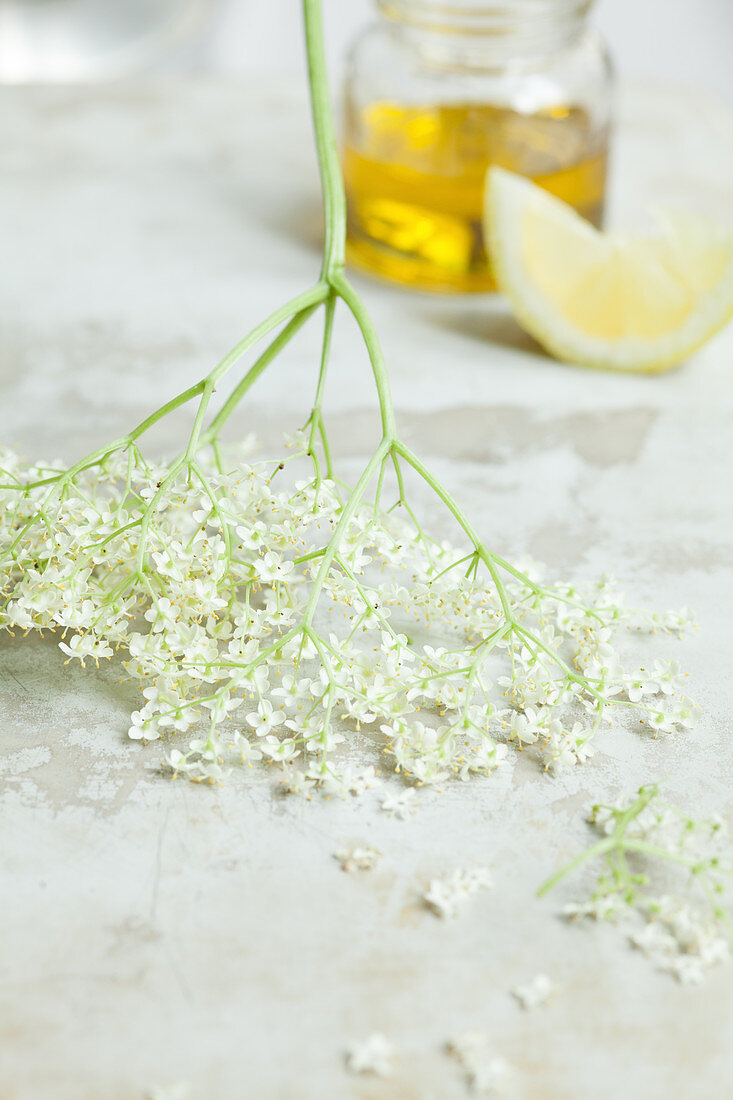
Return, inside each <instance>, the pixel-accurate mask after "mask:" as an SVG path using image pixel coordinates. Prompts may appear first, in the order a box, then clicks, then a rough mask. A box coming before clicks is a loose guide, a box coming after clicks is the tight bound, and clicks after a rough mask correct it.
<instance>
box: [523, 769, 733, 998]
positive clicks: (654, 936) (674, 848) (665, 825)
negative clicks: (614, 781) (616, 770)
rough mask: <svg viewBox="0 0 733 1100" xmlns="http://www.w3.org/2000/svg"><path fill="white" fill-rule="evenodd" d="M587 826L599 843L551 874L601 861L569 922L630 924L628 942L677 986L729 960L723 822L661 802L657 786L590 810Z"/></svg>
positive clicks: (569, 909) (731, 862)
mask: <svg viewBox="0 0 733 1100" xmlns="http://www.w3.org/2000/svg"><path fill="white" fill-rule="evenodd" d="M588 820H589V822H590V823H591V824H592V825H593V826H594V827H595V829H596V831H597V832H599V833H600V834H601V836H602V839H601V840H600V841H599V842H598V843H597V844H595V845H593V846H592V847H591V848H589V849H588V850H587V851H586V852H584V853H583V854H582V855H581V856H579V857H578V858H577V859H575V860H573V862H572V863H571V864H569V865H568V867H566V868H564V869H563V870H562V871H560V872H558V874H556V875H554V876H553V877H552V879H550V880H549V882H547V883H546V884H545V885H544V886H543V887H542V890H541V891H540V892H541V893H544V892H545V891H546V890H548V889H550V888H551V887H552V886H553V885H555V883H556V882H558V881H559V880H560V879H561V878H563V877H564V875H565V874H566V873H568V872H569V871H571V870H574V869H575V868H576V867H578V866H580V865H581V864H582V863H585V862H586V861H587V860H589V859H592V858H594V857H597V858H600V859H602V861H603V869H602V871H601V873H600V875H599V878H598V880H597V883H596V888H595V890H594V892H593V894H592V895H591V897H590V898H589V899H588V900H587V901H583V902H577V903H571V904H568V905H566V906H565V907H564V909H563V912H564V914H565V915H566V916H568V917H589V918H592V919H594V920H607V919H611V920H614V921H617V920H623V921H633V922H634V923H635V925H636V927H635V928H633V929H632V931H631V932H630V933H629V941H630V943H631V944H632V945H633V946H634V947H636V948H637V949H638V950H639V951H641V952H642V953H643V954H644V955H645V956H646V957H647V958H649V959H650V960H651V961H652V962H653V963H654V965H655V966H656V967H657V968H658V969H660V970H663V971H666V972H667V973H669V974H672V975H673V976H674V977H676V978H677V979H678V980H679V981H680V982H683V983H695V982H699V981H701V980H702V978H703V976H704V973H705V971H706V970H707V969H708V968H709V967H711V966H714V965H715V964H717V963H720V962H724V961H727V960H728V959H729V958H730V954H731V921H730V915H729V913H728V911H727V909H726V906H725V903H724V902H725V898H724V895H725V889H726V885H727V883H728V882H729V881H730V876H731V875H732V874H733V859H732V858H731V850H730V841H729V839H728V836H727V831H726V827H725V823H724V821H723V820H722V819H721V818H717V817H713V818H709V819H704V820H697V819H695V818H692V817H689V816H688V815H687V814H685V813H683V812H682V811H681V810H680V809H679V808H678V807H677V806H674V805H672V804H670V803H668V802H665V801H663V800H662V797H661V794H660V787H659V784H656V783H654V784H648V785H646V786H644V787H640V788H639V791H638V792H637V794H636V795H635V796H632V797H630V798H628V797H627V798H621V799H619V800H618V801H617V802H615V803H612V804H602V803H599V804H597V805H595V806H593V808H592V811H591V813H590V816H589V818H588Z"/></svg>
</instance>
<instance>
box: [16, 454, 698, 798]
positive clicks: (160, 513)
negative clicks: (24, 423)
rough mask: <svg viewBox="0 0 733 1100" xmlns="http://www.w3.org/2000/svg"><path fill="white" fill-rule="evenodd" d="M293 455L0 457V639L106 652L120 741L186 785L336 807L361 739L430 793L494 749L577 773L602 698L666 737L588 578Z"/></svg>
mask: <svg viewBox="0 0 733 1100" xmlns="http://www.w3.org/2000/svg"><path fill="white" fill-rule="evenodd" d="M305 446H306V444H305V443H304V441H303V437H302V436H298V437H297V439H296V440H295V447H294V448H292V450H293V453H292V454H291V455H290V456H289V457H288V458H287V459H286V461H283V462H279V463H274V464H273V463H271V462H252V461H249V460H247V459H243V458H241V456H240V457H239V458H238V460H237V461H236V462H232V464H231V465H225V463H224V460H223V459H222V456H221V453H220V451H218V450H217V451H215V452H214V457H212V458H210V459H207V458H206V457H203V456H202V455H200V454H199V455H197V456H196V457H189V458H187V459H186V460H185V461H184V460H183V459H179V460H178V461H176V462H174V463H172V464H171V465H169V466H161V465H156V464H151V463H149V462H147V461H146V460H145V459H144V458H143V456H142V454H141V452H140V451H139V449H138V448H137V446H136V445H135V444H132V443H129V442H128V443H127V444H126V446H124V447H120V448H117V449H115V447H114V446H113V447H111V448H108V449H107V451H105V452H104V455H103V457H102V458H97V459H96V460H94V461H92V460H91V459H90V460H84V461H83V462H82V463H78V464H77V466H75V467H72V469H71V470H65V469H64V468H63V467H62V466H61V464H60V463H52V464H50V465H32V466H27V465H23V464H22V463H21V462H20V460H19V459H18V458H17V457H16V456H15V455H14V454H12V453H10V452H4V453H2V455H0V467H1V470H0V513H1V514H2V521H1V522H0V578H1V580H0V592H1V596H0V626H2V627H4V628H5V629H6V630H8V631H10V632H15V631H22V632H26V631H30V630H36V631H40V632H47V631H50V632H54V633H55V634H56V635H57V636H58V638H59V645H60V648H61V650H62V651H63V653H64V654H65V655H66V657H67V659H68V660H70V661H71V660H73V661H79V662H80V663H81V664H82V665H85V664H88V663H89V662H90V661H91V662H92V663H94V664H98V663H99V661H100V660H107V659H110V658H111V657H112V656H113V655H114V654H118V655H119V656H120V657H121V658H122V660H123V661H124V666H125V668H126V670H127V673H128V674H129V676H130V677H132V678H134V679H135V680H137V681H139V683H140V688H141V703H140V706H139V708H138V709H137V710H135V711H134V713H133V714H132V716H131V723H130V728H129V736H130V737H131V738H133V739H136V740H142V741H154V740H157V739H158V738H161V737H162V738H165V740H166V742H167V748H166V757H165V759H166V762H167V765H168V767H169V768H170V770H171V771H172V772H173V773H174V774H176V775H181V776H187V777H188V778H189V779H192V780H195V781H201V780H206V781H209V782H218V781H220V780H221V779H222V778H223V777H224V776H225V774H226V773H227V772H228V771H229V770H231V769H232V768H233V767H236V766H247V767H250V766H252V765H254V764H262V765H269V766H271V767H274V768H276V769H277V770H278V773H279V777H280V782H281V784H282V786H283V787H284V788H285V789H286V790H288V791H292V792H301V793H305V794H306V795H308V794H310V793H311V792H312V791H313V789H314V788H320V789H321V790H322V791H323V793H325V794H327V795H328V794H334V793H339V794H341V795H344V794H349V793H354V794H358V793H360V792H361V791H363V790H365V789H366V788H368V787H373V786H376V785H377V784H378V783H379V781H380V780H379V771H378V769H376V768H374V767H366V768H363V767H362V768H360V767H355V766H354V764H353V760H349V757H348V753H347V751H346V748H347V743H348V741H349V740H350V739H352V738H353V735H354V733H356V732H357V731H359V730H361V731H362V732H363V733H367V734H369V735H370V737H371V739H372V741H376V747H377V748H378V749H379V750H380V758H381V759H382V760H383V761H385V762H386V763H387V764H389V766H390V767H391V768H392V769H393V770H394V771H395V772H397V773H399V774H400V775H402V776H403V777H405V778H406V779H408V780H411V781H412V782H413V783H417V784H420V785H424V784H428V785H434V786H436V785H437V786H439V785H440V784H442V783H444V782H445V781H446V780H447V779H448V778H450V777H457V778H459V779H461V780H468V779H469V778H470V777H471V776H474V775H487V774H490V773H491V772H493V771H494V770H495V769H496V768H499V767H502V766H506V765H507V764H508V763H509V761H510V759H511V754H510V752H509V747H511V746H512V745H513V746H514V747H515V748H516V749H521V750H523V751H527V752H530V753H532V754H534V755H535V756H536V757H537V759H538V760H539V761H540V762H541V764H542V766H543V767H554V768H557V767H561V766H571V765H574V764H577V763H580V762H582V761H584V760H585V759H586V758H587V757H588V756H589V755H590V753H591V752H592V746H591V744H590V742H591V739H592V738H593V737H594V735H595V734H596V732H597V731H598V729H599V728H600V727H601V726H602V725H603V724H604V723H606V722H607V721H608V719H609V715H610V713H611V711H612V710H613V707H614V706H617V705H618V704H620V703H624V704H625V705H626V706H627V707H630V708H632V709H633V710H634V711H636V713H637V714H638V715H639V717H640V718H642V719H643V720H644V721H646V723H647V727H648V729H649V730H650V731H653V732H659V731H671V730H674V729H686V728H687V727H688V726H689V725H690V723H691V722H692V720H693V719H694V713H695V712H694V708H693V707H692V706H691V705H690V704H689V703H688V702H687V701H686V700H685V699H684V698H683V697H682V696H681V695H680V676H679V670H678V668H677V666H676V665H673V664H669V665H664V664H661V663H659V662H657V663H656V664H654V666H653V668H652V669H651V672H649V673H648V674H647V673H645V672H643V671H642V670H632V671H631V672H628V673H627V672H624V671H623V668H622V665H621V659H620V656H619V653H618V651H617V649H616V645H617V641H616V639H617V633H618V630H619V628H622V627H624V626H625V627H629V626H638V625H639V617H638V615H637V614H636V613H633V612H630V611H627V610H626V609H625V608H624V606H623V604H622V602H621V601H620V598H619V597H618V596H617V595H616V594H615V592H614V588H613V585H612V583H611V582H610V580H608V579H607V578H606V579H603V580H601V581H600V582H599V583H598V584H597V585H594V586H591V587H590V588H588V589H587V590H581V589H580V588H578V587H576V586H572V585H559V586H554V587H553V586H547V585H544V584H543V583H541V581H540V580H539V579H538V578H539V574H538V573H537V571H536V569H534V567H533V568H532V569H531V570H529V571H528V572H526V573H524V572H521V571H520V570H518V569H516V568H514V567H513V566H511V565H509V563H506V562H503V561H502V560H501V559H499V558H495V557H494V556H493V555H490V554H489V552H488V551H487V550H486V549H485V548H484V547H482V546H481V545H480V544H476V547H474V548H473V549H472V548H470V547H469V548H468V550H466V548H461V549H457V548H455V547H453V546H451V545H450V544H449V543H447V542H437V541H435V540H433V539H431V538H429V537H428V536H427V535H426V533H425V532H424V531H423V530H422V529H421V528H420V526H419V525H418V524H417V522H416V520H415V519H414V516H413V513H412V511H411V510H410V509H409V507H408V506H407V505H405V506H404V507H397V508H392V509H390V510H389V511H385V510H383V509H381V508H380V507H379V506H378V502H377V501H376V500H372V501H368V500H367V499H366V497H364V496H363V493H362V492H361V491H360V492H359V493H351V494H350V493H349V492H348V491H346V490H344V489H343V488H342V486H341V484H340V483H338V482H337V481H335V480H333V479H332V478H328V477H323V476H321V474H320V473H319V472H318V469H317V468H316V472H315V473H314V472H313V469H312V467H311V459H312V457H313V456H312V455H311V453H310V451H309V452H308V453H307V454H306V453H304V450H303V448H304V447H305ZM298 448H300V450H299V449H298ZM92 457H93V458H94V456H92ZM385 461H386V459H385ZM299 470H304V471H305V473H306V474H307V475H308V476H302V477H301V476H300V473H299ZM291 471H292V473H291ZM380 491H381V476H380ZM398 503H400V504H401V503H402V497H400V500H399V502H398ZM685 622H687V616H686V615H684V614H683V615H672V616H670V617H668V618H667V619H663V618H659V617H657V618H647V620H646V623H645V625H646V626H647V627H648V628H649V629H651V630H658V629H660V628H662V627H664V628H665V629H669V630H672V631H678V630H680V629H682V628H683V626H684V624H685ZM174 742H177V743H174ZM411 797H412V795H411V793H410V791H409V790H408V791H406V792H404V794H403V795H401V796H399V797H398V799H397V801H394V802H390V800H389V799H388V800H387V801H386V802H385V803H384V806H385V809H387V810H388V812H391V813H395V814H396V815H397V816H401V817H404V816H406V814H407V813H408V812H409V810H410V806H409V805H408V799H410V798H411Z"/></svg>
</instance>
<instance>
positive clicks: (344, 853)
mask: <svg viewBox="0 0 733 1100" xmlns="http://www.w3.org/2000/svg"><path fill="white" fill-rule="evenodd" d="M381 855H382V853H381V852H380V851H379V849H378V848H373V847H372V846H371V845H367V846H366V847H364V848H339V850H338V851H337V852H334V853H333V856H334V859H337V860H338V861H339V863H340V864H341V870H342V871H346V873H347V874H352V873H353V872H354V871H372V870H374V868H375V867H376V866H377V863H378V862H379V860H380V858H381Z"/></svg>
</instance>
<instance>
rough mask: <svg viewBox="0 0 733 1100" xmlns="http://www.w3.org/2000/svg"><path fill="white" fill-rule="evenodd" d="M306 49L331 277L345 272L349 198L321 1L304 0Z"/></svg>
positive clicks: (324, 272) (326, 269)
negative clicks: (331, 94)
mask: <svg viewBox="0 0 733 1100" xmlns="http://www.w3.org/2000/svg"><path fill="white" fill-rule="evenodd" d="M303 15H304V19H305V46H306V53H307V58H308V81H309V84H310V99H311V113H312V116H313V128H314V130H315V136H316V151H317V153H318V168H319V171H320V173H321V190H322V194H323V220H324V223H325V228H326V238H325V242H324V246H323V267H322V269H321V277H322V278H323V279H326V280H328V281H329V282H330V280H331V277H332V276H333V275H334V274H335V273H336V272H337V271H340V270H342V269H343V266H344V252H345V249H346V194H345V192H344V183H343V179H342V177H341V167H340V165H339V159H338V152H337V149H338V145H337V141H336V127H335V126H334V122H333V113H332V111H331V100H330V97H329V91H328V76H327V69H326V52H325V49H324V45H323V19H322V16H321V0H303Z"/></svg>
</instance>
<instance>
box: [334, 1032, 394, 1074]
mask: <svg viewBox="0 0 733 1100" xmlns="http://www.w3.org/2000/svg"><path fill="white" fill-rule="evenodd" d="M394 1056H395V1050H394V1047H393V1046H392V1044H391V1043H390V1042H389V1041H388V1040H387V1039H385V1037H384V1035H382V1034H381V1032H378V1031H376V1032H374V1034H373V1035H370V1036H369V1037H368V1038H367V1039H364V1040H363V1041H362V1042H359V1043H352V1045H351V1046H350V1047H349V1048H348V1050H347V1051H346V1068H347V1069H348V1071H349V1073H372V1074H374V1075H375V1076H377V1077H389V1076H390V1075H391V1073H392V1059H393V1058H394Z"/></svg>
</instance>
